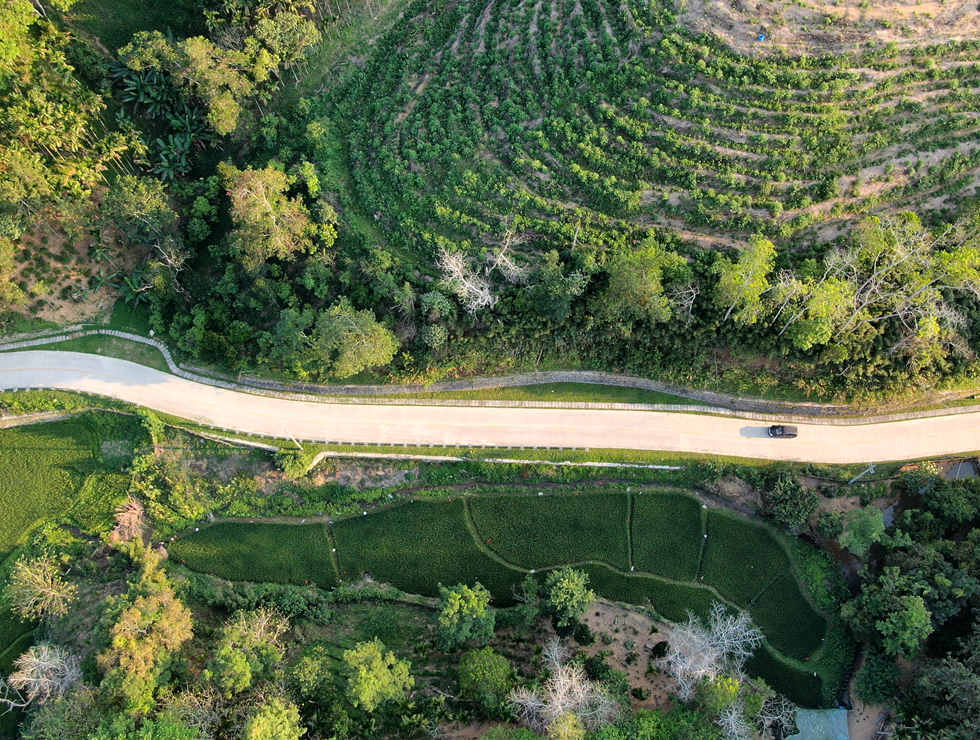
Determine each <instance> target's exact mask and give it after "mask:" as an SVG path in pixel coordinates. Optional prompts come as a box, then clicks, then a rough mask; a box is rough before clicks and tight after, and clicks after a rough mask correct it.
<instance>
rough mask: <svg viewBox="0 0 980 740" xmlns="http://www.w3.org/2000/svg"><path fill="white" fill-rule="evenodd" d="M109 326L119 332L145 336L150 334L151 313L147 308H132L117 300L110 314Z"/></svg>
mask: <svg viewBox="0 0 980 740" xmlns="http://www.w3.org/2000/svg"><path fill="white" fill-rule="evenodd" d="M109 326H110V327H111V328H113V329H118V330H119V331H129V332H133V333H134V334H142V335H144V336H147V335H149V333H150V312H149V309H148V308H147V307H146V306H131V305H130V304H128V303H126V301H124V300H122V299H120V300H117V301H116V302H115V303H114V304H113V306H112V313H111V314H109Z"/></svg>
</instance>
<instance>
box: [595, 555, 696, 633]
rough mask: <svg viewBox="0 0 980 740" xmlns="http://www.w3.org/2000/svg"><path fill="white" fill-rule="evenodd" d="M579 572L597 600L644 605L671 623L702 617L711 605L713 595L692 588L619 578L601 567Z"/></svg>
mask: <svg viewBox="0 0 980 740" xmlns="http://www.w3.org/2000/svg"><path fill="white" fill-rule="evenodd" d="M583 570H584V571H585V572H587V573H588V574H589V580H590V581H591V584H592V588H593V590H595V591H596V592H597V593H598V594H600V595H601V596H604V597H605V598H607V599H613V600H614V601H625V602H627V603H629V604H648V605H649V606H651V607H652V608H653V610H654V611H656V612H657V614H659V615H660V616H662V617H664V618H665V619H670V620H672V621H675V622H676V621H680V620H684V619H686V618H687V613H688V612H693V613H694V614H696V615H698V616H700V617H706V616H707V615H708V612H709V611H710V609H711V602H713V601H715V596H714V594H712V593H711V592H710V591H708V590H707V589H705V588H699V587H697V586H694V585H689V584H683V583H668V582H667V581H662V580H660V579H657V578H650V577H643V576H627V575H622V574H620V573H616V572H614V571H612V570H610V569H609V568H606V567H604V566H601V565H588V566H585V567H584V568H583Z"/></svg>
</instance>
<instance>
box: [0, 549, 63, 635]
mask: <svg viewBox="0 0 980 740" xmlns="http://www.w3.org/2000/svg"><path fill="white" fill-rule="evenodd" d="M77 592H78V587H77V586H76V585H75V584H73V583H69V582H68V581H67V580H65V578H64V577H63V576H62V575H61V568H60V567H59V566H58V564H57V563H56V562H55V560H54V558H52V557H49V556H46V555H42V556H41V557H37V558H21V559H20V560H18V561H17V562H16V563H14V567H13V570H12V571H11V573H10V582H9V583H8V584H7V587H6V589H4V596H6V598H7V601H8V602H9V603H10V605H11V607H13V610H14V611H15V612H17V614H18V615H19V616H20V617H21V618H22V619H26V620H34V619H43V618H45V617H60V616H64V615H65V614H67V613H68V607H69V606H70V605H71V603H72V601H74V600H75V595H76V593H77Z"/></svg>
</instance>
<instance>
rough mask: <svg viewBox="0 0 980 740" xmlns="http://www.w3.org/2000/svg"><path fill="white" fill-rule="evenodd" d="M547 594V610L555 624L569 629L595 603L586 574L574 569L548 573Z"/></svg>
mask: <svg viewBox="0 0 980 740" xmlns="http://www.w3.org/2000/svg"><path fill="white" fill-rule="evenodd" d="M545 589H546V590H547V592H548V609H549V611H550V612H551V614H552V615H553V616H554V618H555V624H556V625H557V626H558V627H559V628H561V627H570V626H571V625H572V624H574V623H575V622H576V621H578V618H579V617H580V616H582V614H583V613H585V610H586V609H588V608H589V604H591V603H592V602H593V601H595V592H594V591H592V590H591V589H590V588H589V576H588V574H587V573H585V572H584V571H581V570H576V569H574V568H568V567H566V568H561V569H559V570H553V571H551V572H550V573H548V576H547V577H546V578H545Z"/></svg>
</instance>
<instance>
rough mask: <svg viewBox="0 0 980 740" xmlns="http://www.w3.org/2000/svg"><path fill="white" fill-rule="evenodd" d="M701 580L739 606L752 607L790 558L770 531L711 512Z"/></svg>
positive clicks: (757, 525)
mask: <svg viewBox="0 0 980 740" xmlns="http://www.w3.org/2000/svg"><path fill="white" fill-rule="evenodd" d="M707 534H708V538H707V542H706V543H705V548H704V559H703V561H702V563H701V579H702V580H703V581H704V582H705V583H707V584H708V585H711V586H714V587H715V588H716V589H718V592H719V593H721V595H722V596H724V597H725V598H728V599H731V600H732V601H734V602H735V603H736V604H748V603H749V602H751V601H752V599H753V598H755V597H756V596H757V595H758V594H759V593H761V592H762V590H763V589H764V588H765V587H766V586H768V585H769V583H770V582H772V581H773V580H774V579H775V578H776V577H778V576H779V575H780V574H781V573H786V572H788V571H789V569H790V564H789V558H788V557H787V556H786V553H785V552H784V551H783V549H782V547H780V546H779V543H778V542H776V540H775V538H773V536H772V535H771V534H770V533H769V530H768V529H766V528H765V527H763V526H762V525H759V524H754V523H750V522H749V521H747V520H744V519H740V518H736V517H734V516H731V515H728V514H725V513H722V512H719V511H715V510H712V511H709V512H708V533H707Z"/></svg>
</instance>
